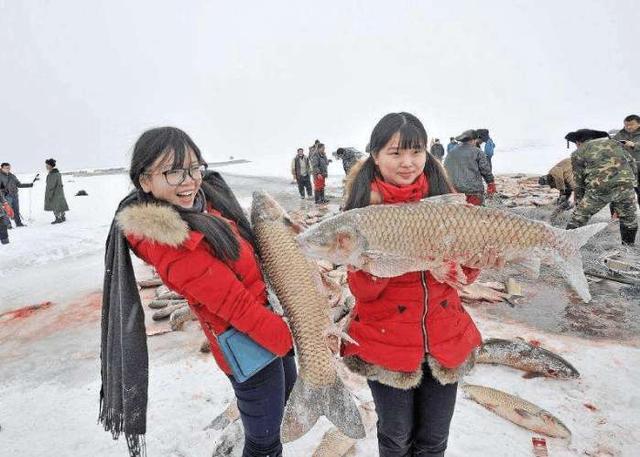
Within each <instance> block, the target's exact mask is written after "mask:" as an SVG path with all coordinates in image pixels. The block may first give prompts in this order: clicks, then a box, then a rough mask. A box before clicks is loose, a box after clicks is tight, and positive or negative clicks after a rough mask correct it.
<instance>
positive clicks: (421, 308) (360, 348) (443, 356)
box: [342, 185, 482, 372]
mask: <svg viewBox="0 0 640 457" xmlns="http://www.w3.org/2000/svg"><path fill="white" fill-rule="evenodd" d="M427 188H428V187H427ZM374 189H375V188H374ZM384 191H385V192H389V191H391V192H394V193H395V194H397V195H402V196H403V198H404V195H407V194H406V192H405V191H406V189H403V188H400V189H398V191H394V190H393V186H390V185H385V189H384ZM397 195H396V196H397ZM406 198H407V201H410V200H411V199H410V198H409V197H408V196H407V197H406ZM395 201H396V202H397V201H398V199H395ZM387 202H388V199H387V198H384V203H387ZM463 270H464V272H465V274H466V276H467V278H468V282H472V281H474V280H475V279H476V278H477V276H478V275H479V273H480V272H479V270H472V269H467V268H463ZM348 282H349V288H350V289H351V293H352V294H353V296H354V297H355V299H356V305H355V307H354V309H353V311H352V314H351V322H350V324H349V330H348V333H349V335H350V336H351V337H352V338H353V339H354V340H355V341H356V342H358V343H359V345H355V344H348V343H347V344H346V345H345V346H344V347H343V350H342V354H343V355H344V356H351V355H356V356H358V357H359V358H361V359H362V360H364V361H365V362H368V363H370V364H374V365H379V366H381V367H383V368H386V369H388V370H391V371H399V372H415V371H417V370H418V369H419V368H420V366H421V364H422V362H423V360H424V358H425V353H429V354H430V355H431V356H432V357H434V358H435V359H436V360H437V361H438V362H439V363H440V364H441V365H442V366H444V367H445V368H456V367H458V366H460V365H461V364H462V363H463V362H464V361H465V360H466V359H467V357H468V356H469V354H470V353H471V351H472V350H473V349H474V348H475V347H477V346H479V345H480V344H481V342H482V339H481V336H480V332H479V331H478V329H477V328H476V326H475V324H474V323H473V320H472V319H471V316H469V314H467V312H466V311H465V309H464V308H463V307H462V305H461V302H460V297H459V296H458V293H457V292H456V290H455V289H453V288H452V287H451V286H449V285H447V284H444V283H440V282H438V281H436V280H435V279H434V278H433V276H431V274H430V273H429V272H428V271H422V272H411V273H406V274H403V275H401V276H396V277H393V278H377V277H375V276H372V275H370V274H368V273H366V272H363V271H352V272H349V273H348Z"/></svg>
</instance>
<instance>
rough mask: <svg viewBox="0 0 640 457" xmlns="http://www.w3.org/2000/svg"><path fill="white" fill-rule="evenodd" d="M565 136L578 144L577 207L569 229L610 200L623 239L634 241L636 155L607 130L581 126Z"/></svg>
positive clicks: (573, 162)
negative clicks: (634, 157)
mask: <svg viewBox="0 0 640 457" xmlns="http://www.w3.org/2000/svg"><path fill="white" fill-rule="evenodd" d="M565 138H566V139H567V141H571V142H573V143H575V144H576V146H577V147H578V149H576V150H575V151H574V152H573V153H572V154H571V165H572V167H573V175H574V179H575V182H576V187H575V198H576V209H575V210H574V212H573V215H572V217H571V220H570V221H569V223H568V224H567V229H574V228H577V227H582V226H583V225H586V223H587V222H588V221H589V219H590V218H591V216H593V215H594V214H596V213H597V212H598V211H600V210H601V209H602V208H603V207H604V206H606V205H607V204H608V203H611V204H612V207H613V210H615V211H616V212H617V213H618V216H619V218H620V235H621V237H622V243H623V244H634V242H635V238H636V233H637V231H638V219H637V216H636V195H635V192H634V186H635V184H636V179H637V178H636V175H635V165H634V162H633V159H632V158H631V156H630V155H629V153H628V152H626V151H625V150H624V149H623V148H622V146H621V145H620V143H618V142H617V141H616V140H612V139H609V135H607V133H606V132H601V131H597V130H589V129H581V130H577V131H575V132H571V133H569V134H567V136H566V137H565Z"/></svg>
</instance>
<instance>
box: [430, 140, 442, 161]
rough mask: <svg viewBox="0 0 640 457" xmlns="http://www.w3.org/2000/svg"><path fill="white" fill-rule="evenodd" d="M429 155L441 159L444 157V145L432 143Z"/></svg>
mask: <svg viewBox="0 0 640 457" xmlns="http://www.w3.org/2000/svg"><path fill="white" fill-rule="evenodd" d="M431 155H432V156H434V157H435V158H436V159H439V160H442V158H443V157H444V146H442V145H441V144H440V143H433V145H432V146H431Z"/></svg>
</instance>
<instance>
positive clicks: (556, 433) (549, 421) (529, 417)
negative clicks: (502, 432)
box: [462, 384, 571, 438]
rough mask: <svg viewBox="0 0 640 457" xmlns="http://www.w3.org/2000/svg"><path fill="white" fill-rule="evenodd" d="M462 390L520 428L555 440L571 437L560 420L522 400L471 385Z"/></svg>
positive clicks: (463, 387) (464, 386)
mask: <svg viewBox="0 0 640 457" xmlns="http://www.w3.org/2000/svg"><path fill="white" fill-rule="evenodd" d="M462 390H463V391H464V393H465V394H466V395H467V397H468V398H470V399H471V400H473V401H475V402H477V403H479V404H481V405H482V406H484V407H485V408H487V409H488V410H490V411H492V412H494V413H496V414H497V415H498V416H500V417H503V418H505V419H507V420H509V421H511V422H513V423H514V424H516V425H519V426H520V427H524V428H526V429H529V430H532V431H534V432H537V433H542V434H544V435H547V436H551V437H555V438H570V437H571V431H569V429H568V428H567V427H566V426H565V425H564V424H563V423H562V422H561V421H560V419H558V418H556V417H555V416H554V415H553V414H551V413H549V412H548V411H545V410H544V409H542V408H540V407H538V406H536V405H534V404H533V403H529V402H528V401H526V400H523V399H522V398H519V397H516V396H515V395H511V394H508V393H506V392H502V391H500V390H497V389H492V388H491V387H485V386H476V385H473V384H464V385H463V386H462Z"/></svg>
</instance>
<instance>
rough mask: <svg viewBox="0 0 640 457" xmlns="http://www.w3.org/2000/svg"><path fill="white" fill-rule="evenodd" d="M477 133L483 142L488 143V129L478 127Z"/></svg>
mask: <svg viewBox="0 0 640 457" xmlns="http://www.w3.org/2000/svg"><path fill="white" fill-rule="evenodd" d="M476 134H477V135H478V138H480V139H481V140H482V142H483V143H486V142H487V140H488V139H489V130H487V129H476Z"/></svg>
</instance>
